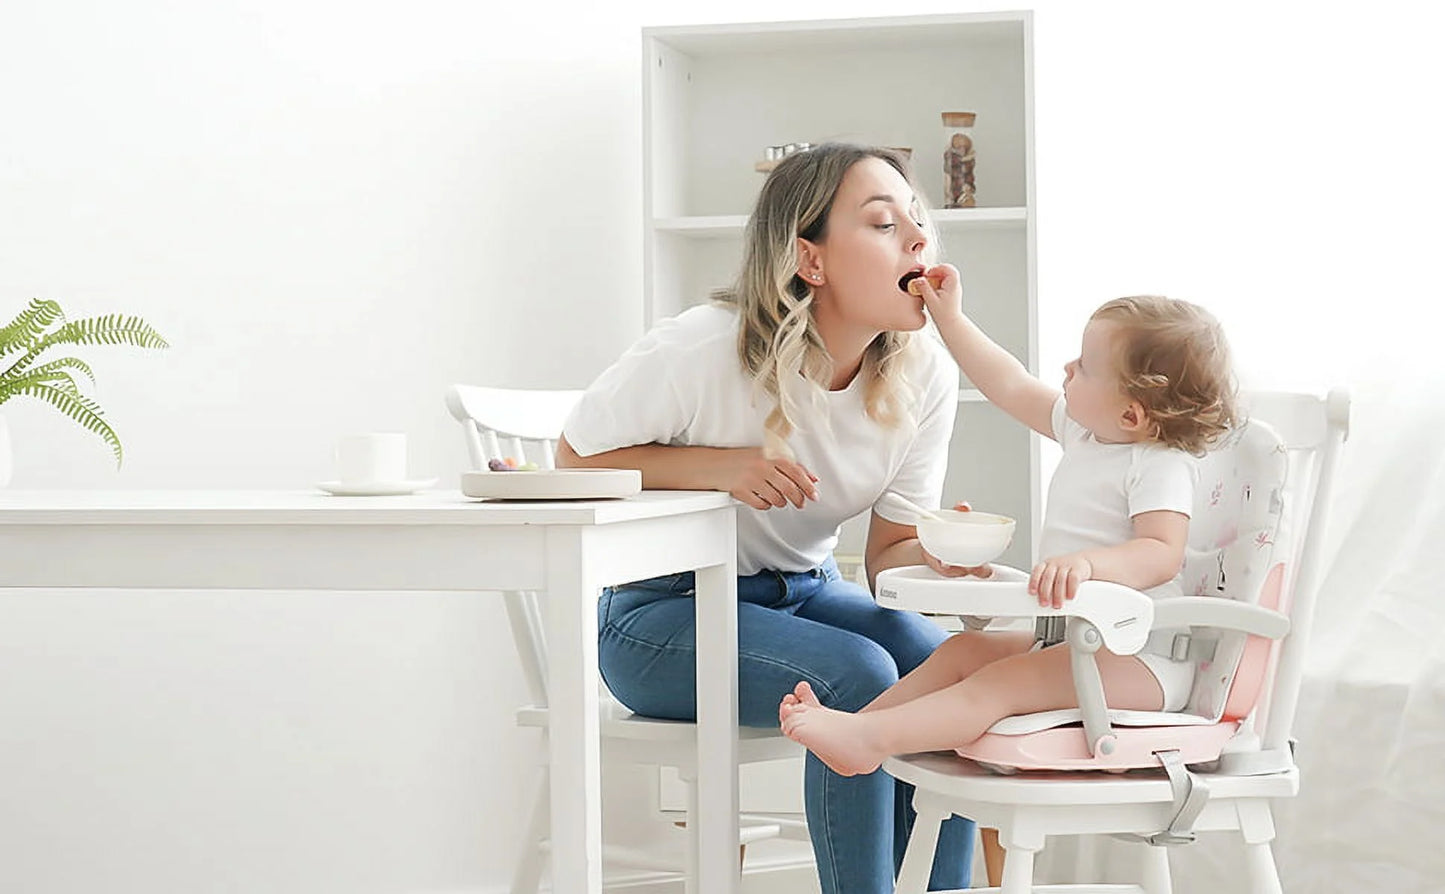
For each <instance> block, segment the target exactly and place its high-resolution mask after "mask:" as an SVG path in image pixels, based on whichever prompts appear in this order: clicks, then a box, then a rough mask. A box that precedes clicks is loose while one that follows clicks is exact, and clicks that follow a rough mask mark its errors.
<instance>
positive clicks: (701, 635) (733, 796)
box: [693, 509, 740, 894]
mask: <svg viewBox="0 0 1445 894" xmlns="http://www.w3.org/2000/svg"><path fill="white" fill-rule="evenodd" d="M732 512H733V510H731V509H727V510H720V511H719V512H718V513H716V515H717V516H718V518H719V525H718V533H717V538H716V540H715V541H711V540H710V542H714V543H716V545H717V546H719V547H720V548H721V549H725V554H726V561H724V562H723V563H721V564H717V565H711V566H708V567H705V568H699V569H698V571H697V598H696V611H697V750H698V755H697V766H698V773H697V810H696V812H695V813H694V815H693V819H694V821H695V822H696V823H697V825H698V838H697V844H698V869H699V876H700V878H699V882H700V884H699V888H698V890H699V892H700V894H735V892H736V891H737V890H738V887H739V884H740V873H739V869H738V777H737V766H738V763H737V757H738V729H737V717H738V688H737V675H738V628H737V621H738V611H737V610H738V606H737V583H738V582H737V546H736V543H737V532H736V529H735V527H734V521H733V518H732Z"/></svg>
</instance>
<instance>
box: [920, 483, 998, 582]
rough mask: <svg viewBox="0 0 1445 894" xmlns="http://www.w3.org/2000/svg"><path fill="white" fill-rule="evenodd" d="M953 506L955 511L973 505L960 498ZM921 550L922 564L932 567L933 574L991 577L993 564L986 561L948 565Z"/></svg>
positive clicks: (965, 509)
mask: <svg viewBox="0 0 1445 894" xmlns="http://www.w3.org/2000/svg"><path fill="white" fill-rule="evenodd" d="M953 508H954V510H955V511H957V512H971V511H973V507H972V506H970V505H968V503H966V502H964V501H962V500H960V501H958V502H957V503H954V504H953ZM922 546H923V544H921V543H920V544H919V547H920V549H921V548H922ZM922 551H923V562H924V564H925V565H927V566H928V567H929V568H930V569H932V570H933V573H934V574H939V575H942V576H944V577H966V576H968V575H973V576H974V577H981V578H985V579H986V578H990V577H993V566H992V565H989V564H987V563H985V564H983V565H974V566H967V565H950V564H948V563H947V562H945V561H943V560H942V559H940V558H938V557H937V556H935V555H934V554H933V553H930V552H929V551H928V550H926V549H925V550H922Z"/></svg>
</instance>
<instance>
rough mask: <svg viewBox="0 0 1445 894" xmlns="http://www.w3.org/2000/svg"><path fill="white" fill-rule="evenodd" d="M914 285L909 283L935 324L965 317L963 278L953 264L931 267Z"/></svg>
mask: <svg viewBox="0 0 1445 894" xmlns="http://www.w3.org/2000/svg"><path fill="white" fill-rule="evenodd" d="M913 283H917V285H914V284H913ZM913 283H909V288H910V289H917V290H918V293H919V297H920V298H922V299H923V304H924V306H925V307H927V308H928V315H929V316H931V317H933V321H934V323H946V322H948V321H949V320H952V319H955V318H958V317H962V316H963V277H962V276H960V275H959V272H958V268H957V267H955V266H953V265H952V264H939V265H938V266H936V267H930V268H928V269H927V270H925V271H923V275H922V276H920V277H919V278H918V279H915V280H914V281H913Z"/></svg>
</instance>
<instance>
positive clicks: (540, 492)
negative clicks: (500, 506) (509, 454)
mask: <svg viewBox="0 0 1445 894" xmlns="http://www.w3.org/2000/svg"><path fill="white" fill-rule="evenodd" d="M641 491H642V473H641V472H639V471H637V470H636V469H541V470H538V471H536V472H463V473H462V493H464V494H466V495H467V496H469V497H475V498H477V499H479V500H602V499H608V498H616V497H630V496H632V495H633V494H635V493H639V492H641Z"/></svg>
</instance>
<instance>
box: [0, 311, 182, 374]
mask: <svg viewBox="0 0 1445 894" xmlns="http://www.w3.org/2000/svg"><path fill="white" fill-rule="evenodd" d="M102 344H104V345H118V344H128V345H135V346H136V347H140V348H155V349H159V348H169V347H170V344H169V343H168V342H167V341H166V340H165V339H164V338H162V337H161V335H160V333H159V332H156V331H155V330H154V329H152V328H151V327H150V324H148V323H147V322H146V321H145V320H142V319H141V318H140V317H127V316H122V315H121V314H111V315H109V316H104V317H89V318H87V319H84V320H71V321H70V322H68V323H66V324H64V325H63V326H61V327H60V328H59V329H56V330H55V331H53V332H51V333H49V334H48V335H45V336H43V337H41V338H39V339H36V340H34V341H32V342H31V344H30V346H29V349H28V350H27V351H26V352H25V355H24V356H22V357H21V358H20V359H18V360H16V361H15V362H14V363H13V364H11V365H10V368H9V369H7V370H5V371H4V372H0V383H4V382H5V381H6V380H7V379H8V380H17V379H19V377H20V376H21V375H23V374H24V373H25V371H26V370H27V369H29V368H30V365H31V364H32V363H34V362H35V360H36V359H37V358H38V357H39V356H40V355H41V354H42V353H44V352H45V351H46V350H47V349H49V348H52V347H54V346H56V345H102Z"/></svg>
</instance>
